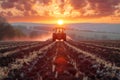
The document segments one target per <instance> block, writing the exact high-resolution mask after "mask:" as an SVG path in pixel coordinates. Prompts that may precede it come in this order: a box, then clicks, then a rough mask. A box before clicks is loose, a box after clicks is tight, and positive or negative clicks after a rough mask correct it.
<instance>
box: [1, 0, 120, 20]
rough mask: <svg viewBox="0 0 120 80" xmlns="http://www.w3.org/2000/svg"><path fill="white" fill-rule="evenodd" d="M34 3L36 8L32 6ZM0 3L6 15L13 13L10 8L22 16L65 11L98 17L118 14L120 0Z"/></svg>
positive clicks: (56, 13) (42, 0)
mask: <svg viewBox="0 0 120 80" xmlns="http://www.w3.org/2000/svg"><path fill="white" fill-rule="evenodd" d="M36 4H37V6H38V7H37V9H35V8H34V6H35V5H36ZM0 5H1V8H2V10H3V11H2V10H1V11H0V14H1V15H8V16H12V15H13V10H12V9H16V10H18V11H19V12H21V14H22V16H50V17H53V16H61V15H63V16H64V14H65V13H66V14H67V16H69V17H75V18H76V17H77V18H98V17H107V16H113V15H119V14H120V11H119V10H120V0H29V1H28V0H3V1H1V3H0ZM4 10H6V11H4ZM10 10H11V11H10ZM38 10H39V11H38ZM16 15H17V14H16ZM18 16H19V17H20V16H21V15H18ZM13 17H14V15H13Z"/></svg>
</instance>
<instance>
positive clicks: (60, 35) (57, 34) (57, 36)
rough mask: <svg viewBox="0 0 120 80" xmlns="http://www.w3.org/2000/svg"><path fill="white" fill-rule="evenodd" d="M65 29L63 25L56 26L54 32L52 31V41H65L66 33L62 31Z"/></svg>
mask: <svg viewBox="0 0 120 80" xmlns="http://www.w3.org/2000/svg"><path fill="white" fill-rule="evenodd" d="M64 31H65V29H64V28H63V27H56V28H55V29H54V33H53V36H52V37H53V41H56V40H63V41H66V33H65V32H64Z"/></svg>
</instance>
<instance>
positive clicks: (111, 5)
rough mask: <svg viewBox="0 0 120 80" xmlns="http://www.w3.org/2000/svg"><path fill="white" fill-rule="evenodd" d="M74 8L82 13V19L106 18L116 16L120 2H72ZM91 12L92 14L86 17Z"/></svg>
mask: <svg viewBox="0 0 120 80" xmlns="http://www.w3.org/2000/svg"><path fill="white" fill-rule="evenodd" d="M70 4H71V5H72V7H73V8H74V9H75V10H77V11H78V12H80V13H81V17H90V16H91V17H105V16H111V15H114V12H115V11H116V10H117V9H120V8H116V6H117V5H119V4H120V0H70ZM89 11H91V12H92V13H91V14H88V15H85V14H86V13H88V12H89Z"/></svg>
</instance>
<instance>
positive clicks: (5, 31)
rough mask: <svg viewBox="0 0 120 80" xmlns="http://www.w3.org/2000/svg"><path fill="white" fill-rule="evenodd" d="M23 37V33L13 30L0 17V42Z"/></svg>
mask: <svg viewBox="0 0 120 80" xmlns="http://www.w3.org/2000/svg"><path fill="white" fill-rule="evenodd" d="M22 36H24V34H23V32H22V31H20V30H19V29H15V28H14V27H13V26H12V25H10V24H9V23H8V22H7V21H6V19H5V18H3V17H0V40H4V39H5V38H7V39H9V38H10V39H12V38H14V37H22Z"/></svg>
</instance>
